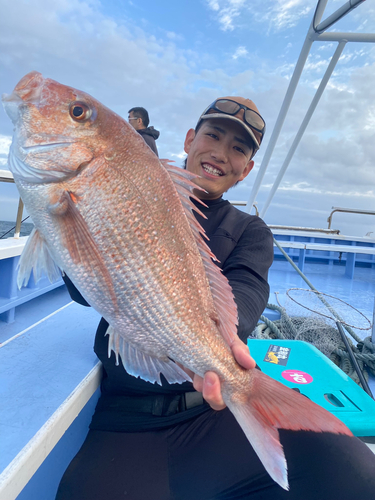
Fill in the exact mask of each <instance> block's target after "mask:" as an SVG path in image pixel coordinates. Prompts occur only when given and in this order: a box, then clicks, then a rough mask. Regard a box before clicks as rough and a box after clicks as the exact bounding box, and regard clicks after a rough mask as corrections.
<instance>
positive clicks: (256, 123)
mask: <svg viewBox="0 0 375 500" xmlns="http://www.w3.org/2000/svg"><path fill="white" fill-rule="evenodd" d="M212 109H213V110H215V111H218V112H219V113H223V114H226V115H230V116H235V115H236V114H237V113H238V112H239V110H240V109H243V110H244V114H243V121H244V122H245V123H246V125H248V126H249V127H250V128H252V129H254V130H256V131H257V132H258V133H259V134H260V140H258V142H259V144H260V143H261V142H262V139H263V135H264V132H265V131H266V123H265V121H264V120H263V118H262V117H261V116H260V114H259V113H257V112H256V111H254V110H253V109H250V108H248V107H247V106H244V105H243V104H239V103H238V102H236V101H231V100H229V99H218V100H216V101H214V102H213V103H212V104H211V105H210V106H208V108H207V109H206V111H205V112H204V113H203V115H202V116H204V115H207V114H209V111H211V110H212Z"/></svg>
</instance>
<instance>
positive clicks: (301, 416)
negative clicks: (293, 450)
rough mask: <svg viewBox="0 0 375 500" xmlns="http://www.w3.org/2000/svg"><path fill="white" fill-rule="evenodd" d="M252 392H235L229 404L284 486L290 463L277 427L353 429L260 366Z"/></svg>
mask: <svg viewBox="0 0 375 500" xmlns="http://www.w3.org/2000/svg"><path fill="white" fill-rule="evenodd" d="M253 375H254V378H253V381H252V387H251V391H250V393H249V392H247V394H246V396H245V397H243V395H238V393H237V394H236V395H234V397H232V398H231V399H230V401H228V402H227V406H228V408H229V409H230V410H231V412H232V413H233V415H234V416H235V418H236V420H237V422H238V423H239V424H240V426H241V428H242V430H243V431H244V433H245V435H246V437H247V438H248V440H249V441H250V443H251V445H252V447H253V448H254V450H255V452H256V453H257V455H258V457H259V458H260V460H261V462H262V463H263V465H264V467H265V469H266V470H267V472H268V473H269V475H270V476H271V477H272V479H273V480H274V481H276V482H277V483H278V484H279V485H280V486H281V487H282V488H284V489H285V490H288V489H289V485H288V477H287V464H286V460H285V456H284V451H283V447H282V445H281V443H280V440H279V432H278V430H277V429H290V430H306V431H314V432H331V433H334V434H346V435H348V436H351V435H352V433H351V432H350V430H349V429H348V428H347V427H346V425H345V424H344V423H343V422H341V421H340V420H339V419H338V418H336V417H335V416H334V415H332V414H331V413H329V412H328V411H327V410H325V409H324V408H322V407H321V406H319V405H317V404H315V403H313V402H312V401H310V400H309V399H308V398H306V397H305V396H303V395H301V394H298V393H297V392H295V391H293V390H291V389H289V388H288V387H286V386H284V385H283V384H281V383H280V382H277V381H276V380H274V379H272V378H270V377H268V376H267V375H265V374H264V373H262V372H261V371H259V370H253Z"/></svg>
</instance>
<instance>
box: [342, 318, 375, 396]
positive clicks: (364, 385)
mask: <svg viewBox="0 0 375 500" xmlns="http://www.w3.org/2000/svg"><path fill="white" fill-rule="evenodd" d="M336 325H337V328H338V330H339V332H340V335H341V339H342V341H343V342H344V344H345V347H346V350H347V351H348V354H349V358H350V361H351V362H352V365H353V368H354V370H355V371H356V372H357V375H358V378H359V381H360V382H361V385H362V388H363V390H364V391H365V392H367V394H368V395H369V396H370V397H371V398H372V399H374V396H373V395H372V392H371V389H370V387H369V385H368V383H367V382H366V379H365V377H364V376H363V373H362V372H361V369H360V367H359V365H358V362H357V360H356V359H355V356H354V354H353V351H352V348H351V347H350V345H349V342H348V339H347V338H346V335H345V332H344V329H343V327H342V325H341V323H340V322H339V321H336Z"/></svg>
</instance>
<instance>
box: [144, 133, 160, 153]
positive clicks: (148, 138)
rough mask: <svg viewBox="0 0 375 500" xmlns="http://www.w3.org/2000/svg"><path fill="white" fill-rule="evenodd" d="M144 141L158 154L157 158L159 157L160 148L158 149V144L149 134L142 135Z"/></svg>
mask: <svg viewBox="0 0 375 500" xmlns="http://www.w3.org/2000/svg"><path fill="white" fill-rule="evenodd" d="M142 137H143V139H144V140H145V143H146V144H147V145H148V146H149V147H150V149H152V151H153V152H154V153H155V154H156V156H159V153H158V148H157V147H156V142H155V139H154V138H153V137H151V135H148V134H142Z"/></svg>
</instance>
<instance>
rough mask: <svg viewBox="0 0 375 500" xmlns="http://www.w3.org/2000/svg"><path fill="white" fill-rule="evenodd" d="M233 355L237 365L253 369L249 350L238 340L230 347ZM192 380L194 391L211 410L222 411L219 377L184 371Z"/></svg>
mask: <svg viewBox="0 0 375 500" xmlns="http://www.w3.org/2000/svg"><path fill="white" fill-rule="evenodd" d="M231 349H232V352H233V355H234V357H235V359H236V361H237V363H238V364H240V365H241V366H243V367H244V368H246V369H248V370H251V369H253V368H255V365H256V363H255V360H254V359H253V358H252V357H251V356H250V352H249V348H248V347H247V346H246V345H245V344H244V343H243V342H242V340H240V339H239V338H238V339H236V340H235V341H234V342H233V344H232V346H231ZM186 371H187V372H188V373H189V375H190V377H191V378H192V380H193V385H194V389H195V390H196V391H199V392H201V393H202V395H203V397H204V399H205V400H206V401H207V403H208V404H209V405H210V406H211V408H212V409H213V410H223V409H224V408H225V407H226V404H225V403H224V401H223V398H222V395H221V384H220V379H219V376H218V375H217V374H216V373H214V372H207V373H206V374H205V375H204V378H202V377H200V376H199V375H196V374H195V373H193V372H191V371H190V370H186Z"/></svg>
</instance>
